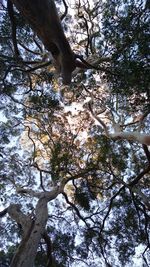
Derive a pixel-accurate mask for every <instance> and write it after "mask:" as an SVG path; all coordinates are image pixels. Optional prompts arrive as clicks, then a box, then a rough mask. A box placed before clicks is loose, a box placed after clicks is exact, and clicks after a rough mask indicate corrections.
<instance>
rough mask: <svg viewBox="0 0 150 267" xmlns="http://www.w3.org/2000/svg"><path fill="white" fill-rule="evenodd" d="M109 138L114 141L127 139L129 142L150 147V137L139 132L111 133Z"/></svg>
mask: <svg viewBox="0 0 150 267" xmlns="http://www.w3.org/2000/svg"><path fill="white" fill-rule="evenodd" d="M109 137H110V138H113V139H126V140H128V141H137V142H138V143H141V144H145V145H147V146H150V135H148V134H144V133H139V132H125V131H124V132H115V133H112V134H111V133H109Z"/></svg>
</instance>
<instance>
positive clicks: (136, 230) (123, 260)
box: [0, 0, 150, 267]
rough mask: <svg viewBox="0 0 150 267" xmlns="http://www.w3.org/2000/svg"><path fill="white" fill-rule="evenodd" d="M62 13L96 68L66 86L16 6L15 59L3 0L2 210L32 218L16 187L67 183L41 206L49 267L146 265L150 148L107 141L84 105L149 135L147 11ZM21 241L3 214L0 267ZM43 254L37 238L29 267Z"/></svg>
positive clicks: (123, 6)
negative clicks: (15, 207)
mask: <svg viewBox="0 0 150 267" xmlns="http://www.w3.org/2000/svg"><path fill="white" fill-rule="evenodd" d="M41 2H42V1H41ZM92 3H93V4H92ZM57 4H58V8H59V10H60V11H61V3H59V2H58V3H57ZM68 8H69V9H70V10H72V12H73V14H74V18H73V15H72V16H71V15H69V12H68V14H67V15H66V16H65V18H64V19H63V26H64V29H65V30H66V32H67V35H68V40H69V42H70V44H71V47H72V49H73V50H74V51H77V53H78V54H82V55H83V56H84V57H85V58H86V59H87V61H88V62H90V63H91V64H92V65H94V66H95V67H97V69H96V68H93V69H91V70H87V71H84V72H83V70H78V69H77V70H75V72H74V74H73V75H74V76H73V79H72V84H71V86H70V87H64V86H62V85H61V82H60V81H59V79H58V75H57V74H56V73H55V71H54V67H53V64H52V61H51V55H49V53H48V52H47V51H45V49H44V47H43V45H42V43H41V41H40V40H39V39H38V37H37V36H36V35H35V33H34V32H33V31H32V30H31V29H30V27H29V25H27V24H26V22H25V20H24V19H23V18H22V17H21V16H20V14H19V13H18V11H17V10H16V9H15V18H16V24H17V35H16V38H17V43H18V48H19V51H20V54H21V59H19V58H17V57H16V55H15V52H14V47H13V42H12V35H11V30H12V27H11V26H12V25H11V23H10V19H9V16H8V12H7V9H6V8H5V1H4V6H2V7H1V10H0V12H1V22H2V23H1V25H0V40H1V45H0V50H1V51H0V87H1V89H0V90H1V91H0V94H1V98H0V104H1V107H0V112H1V122H0V133H1V134H0V141H1V142H0V143H1V144H0V177H1V180H0V192H1V207H2V209H3V208H5V207H7V206H9V205H10V203H21V204H22V209H23V211H24V213H25V214H28V215H29V216H30V217H32V216H33V217H34V213H35V206H36V200H35V199H34V198H33V197H31V196H27V195H25V194H18V193H17V192H16V189H17V188H18V186H19V187H22V188H29V189H33V190H35V191H40V192H41V191H43V192H44V191H50V190H51V188H52V187H53V186H55V185H57V184H59V183H60V182H61V181H62V180H63V179H64V181H66V185H65V189H64V193H63V194H61V195H59V196H58V197H57V198H56V199H54V200H53V201H50V202H49V203H48V209H49V218H48V223H47V229H46V230H47V234H48V236H49V238H50V240H51V243H52V248H51V255H52V258H53V266H52V267H65V266H71V267H74V266H77V265H78V264H79V265H80V266H83V267H85V266H92V267H96V266H116V267H120V266H131V265H132V266H137V265H136V264H137V263H136V260H137V261H138V260H139V266H142V264H143V266H148V264H149V262H148V249H149V244H150V243H149V236H148V234H149V233H148V231H149V228H148V227H149V225H148V222H149V214H148V208H149V207H148V206H147V204H146V201H145V199H146V200H147V199H148V197H149V192H148V189H149V172H150V152H149V150H148V147H147V146H146V145H144V144H143V145H142V144H139V143H137V142H134V141H128V140H121V139H120V140H119V139H116V140H114V139H110V138H108V136H107V135H106V134H105V131H104V129H103V127H102V125H101V124H100V123H99V124H98V123H97V122H96V121H95V119H94V118H93V116H92V114H91V112H90V109H89V105H88V103H89V99H90V102H91V103H92V109H93V111H94V113H95V114H97V116H99V118H100V119H101V120H102V121H103V122H104V124H105V125H107V126H108V128H109V129H110V130H112V128H113V120H115V121H116V122H117V123H119V124H120V125H121V127H122V128H123V129H127V130H131V131H135V130H138V129H140V130H142V131H143V132H146V133H149V130H150V129H149V110H150V109H149V100H150V94H149V87H148V86H149V77H150V75H149V71H148V41H149V38H148V37H149V36H148V34H149V20H148V18H149V10H148V9H146V8H145V6H144V5H143V1H135V0H130V1H124V0H107V1H104V2H101V1H97V0H95V1H93V2H92V1H87V2H86V3H84V1H79V2H78V1H74V4H73V5H72V4H70V5H69V7H68ZM68 25H72V27H68ZM47 63H48V64H47ZM44 64H45V65H44ZM141 116H142V119H141ZM20 238H21V233H20V231H19V230H18V225H16V224H15V222H14V221H12V219H10V218H9V216H7V217H6V219H5V218H2V226H1V241H0V243H1V244H0V245H1V248H2V249H1V251H0V265H1V266H6V267H7V266H9V264H10V260H11V258H12V254H13V252H14V250H15V248H16V247H17V246H18V243H19V242H20ZM46 250H47V248H46V244H45V242H44V240H43V239H41V243H40V244H39V248H38V252H37V256H36V259H35V266H37V267H42V266H46V264H47V258H48V257H47V252H46ZM138 257H139V258H138ZM137 258H138V259H137ZM135 259H136V260H135Z"/></svg>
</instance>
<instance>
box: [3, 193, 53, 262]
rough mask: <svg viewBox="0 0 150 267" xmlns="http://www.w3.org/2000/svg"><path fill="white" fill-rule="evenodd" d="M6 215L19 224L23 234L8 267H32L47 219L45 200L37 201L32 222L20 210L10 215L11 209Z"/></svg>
mask: <svg viewBox="0 0 150 267" xmlns="http://www.w3.org/2000/svg"><path fill="white" fill-rule="evenodd" d="M8 213H9V214H10V216H11V217H12V218H15V220H16V221H17V222H18V223H21V225H22V228H23V232H24V235H23V238H22V241H21V243H20V245H19V247H18V249H17V252H16V253H15V255H14V257H13V259H12V262H11V265H10V267H33V266H34V260H35V257H36V253H37V249H38V246H39V243H40V240H41V237H42V235H43V234H44V230H45V226H46V223H47V219H48V211H47V199H46V198H44V197H42V198H40V199H39V200H38V203H37V206H36V211H35V220H33V221H32V220H31V219H29V217H28V216H27V215H24V214H23V213H22V212H21V211H20V210H19V211H18V210H17V211H16V213H14V214H12V210H11V207H10V211H8ZM16 216H17V218H16ZM23 220H24V222H23ZM29 220H30V223H29Z"/></svg>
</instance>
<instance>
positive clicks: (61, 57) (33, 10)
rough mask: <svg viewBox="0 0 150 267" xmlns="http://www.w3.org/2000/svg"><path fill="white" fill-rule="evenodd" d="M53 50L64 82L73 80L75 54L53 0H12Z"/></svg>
mask: <svg viewBox="0 0 150 267" xmlns="http://www.w3.org/2000/svg"><path fill="white" fill-rule="evenodd" d="M11 1H12V3H13V4H14V5H15V6H16V8H17V9H18V10H19V11H20V13H21V14H22V15H23V17H24V18H25V19H26V20H27V22H28V23H29V24H30V26H31V27H32V29H33V31H35V32H36V33H37V35H38V37H39V38H40V39H41V41H42V42H43V44H44V45H45V48H46V49H47V50H48V51H50V52H51V54H52V56H53V58H54V60H55V65H56V67H57V69H58V70H59V71H60V72H61V74H62V78H63V83H64V84H69V83H70V82H71V74H72V71H73V70H74V69H75V67H76V64H75V56H74V53H73V52H72V50H71V48H70V45H69V43H68V41H67V39H66V36H65V34H64V31H63V29H62V26H61V22H60V19H59V17H58V13H57V9H56V6H55V3H54V1H53V0H42V1H41V0H11Z"/></svg>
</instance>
